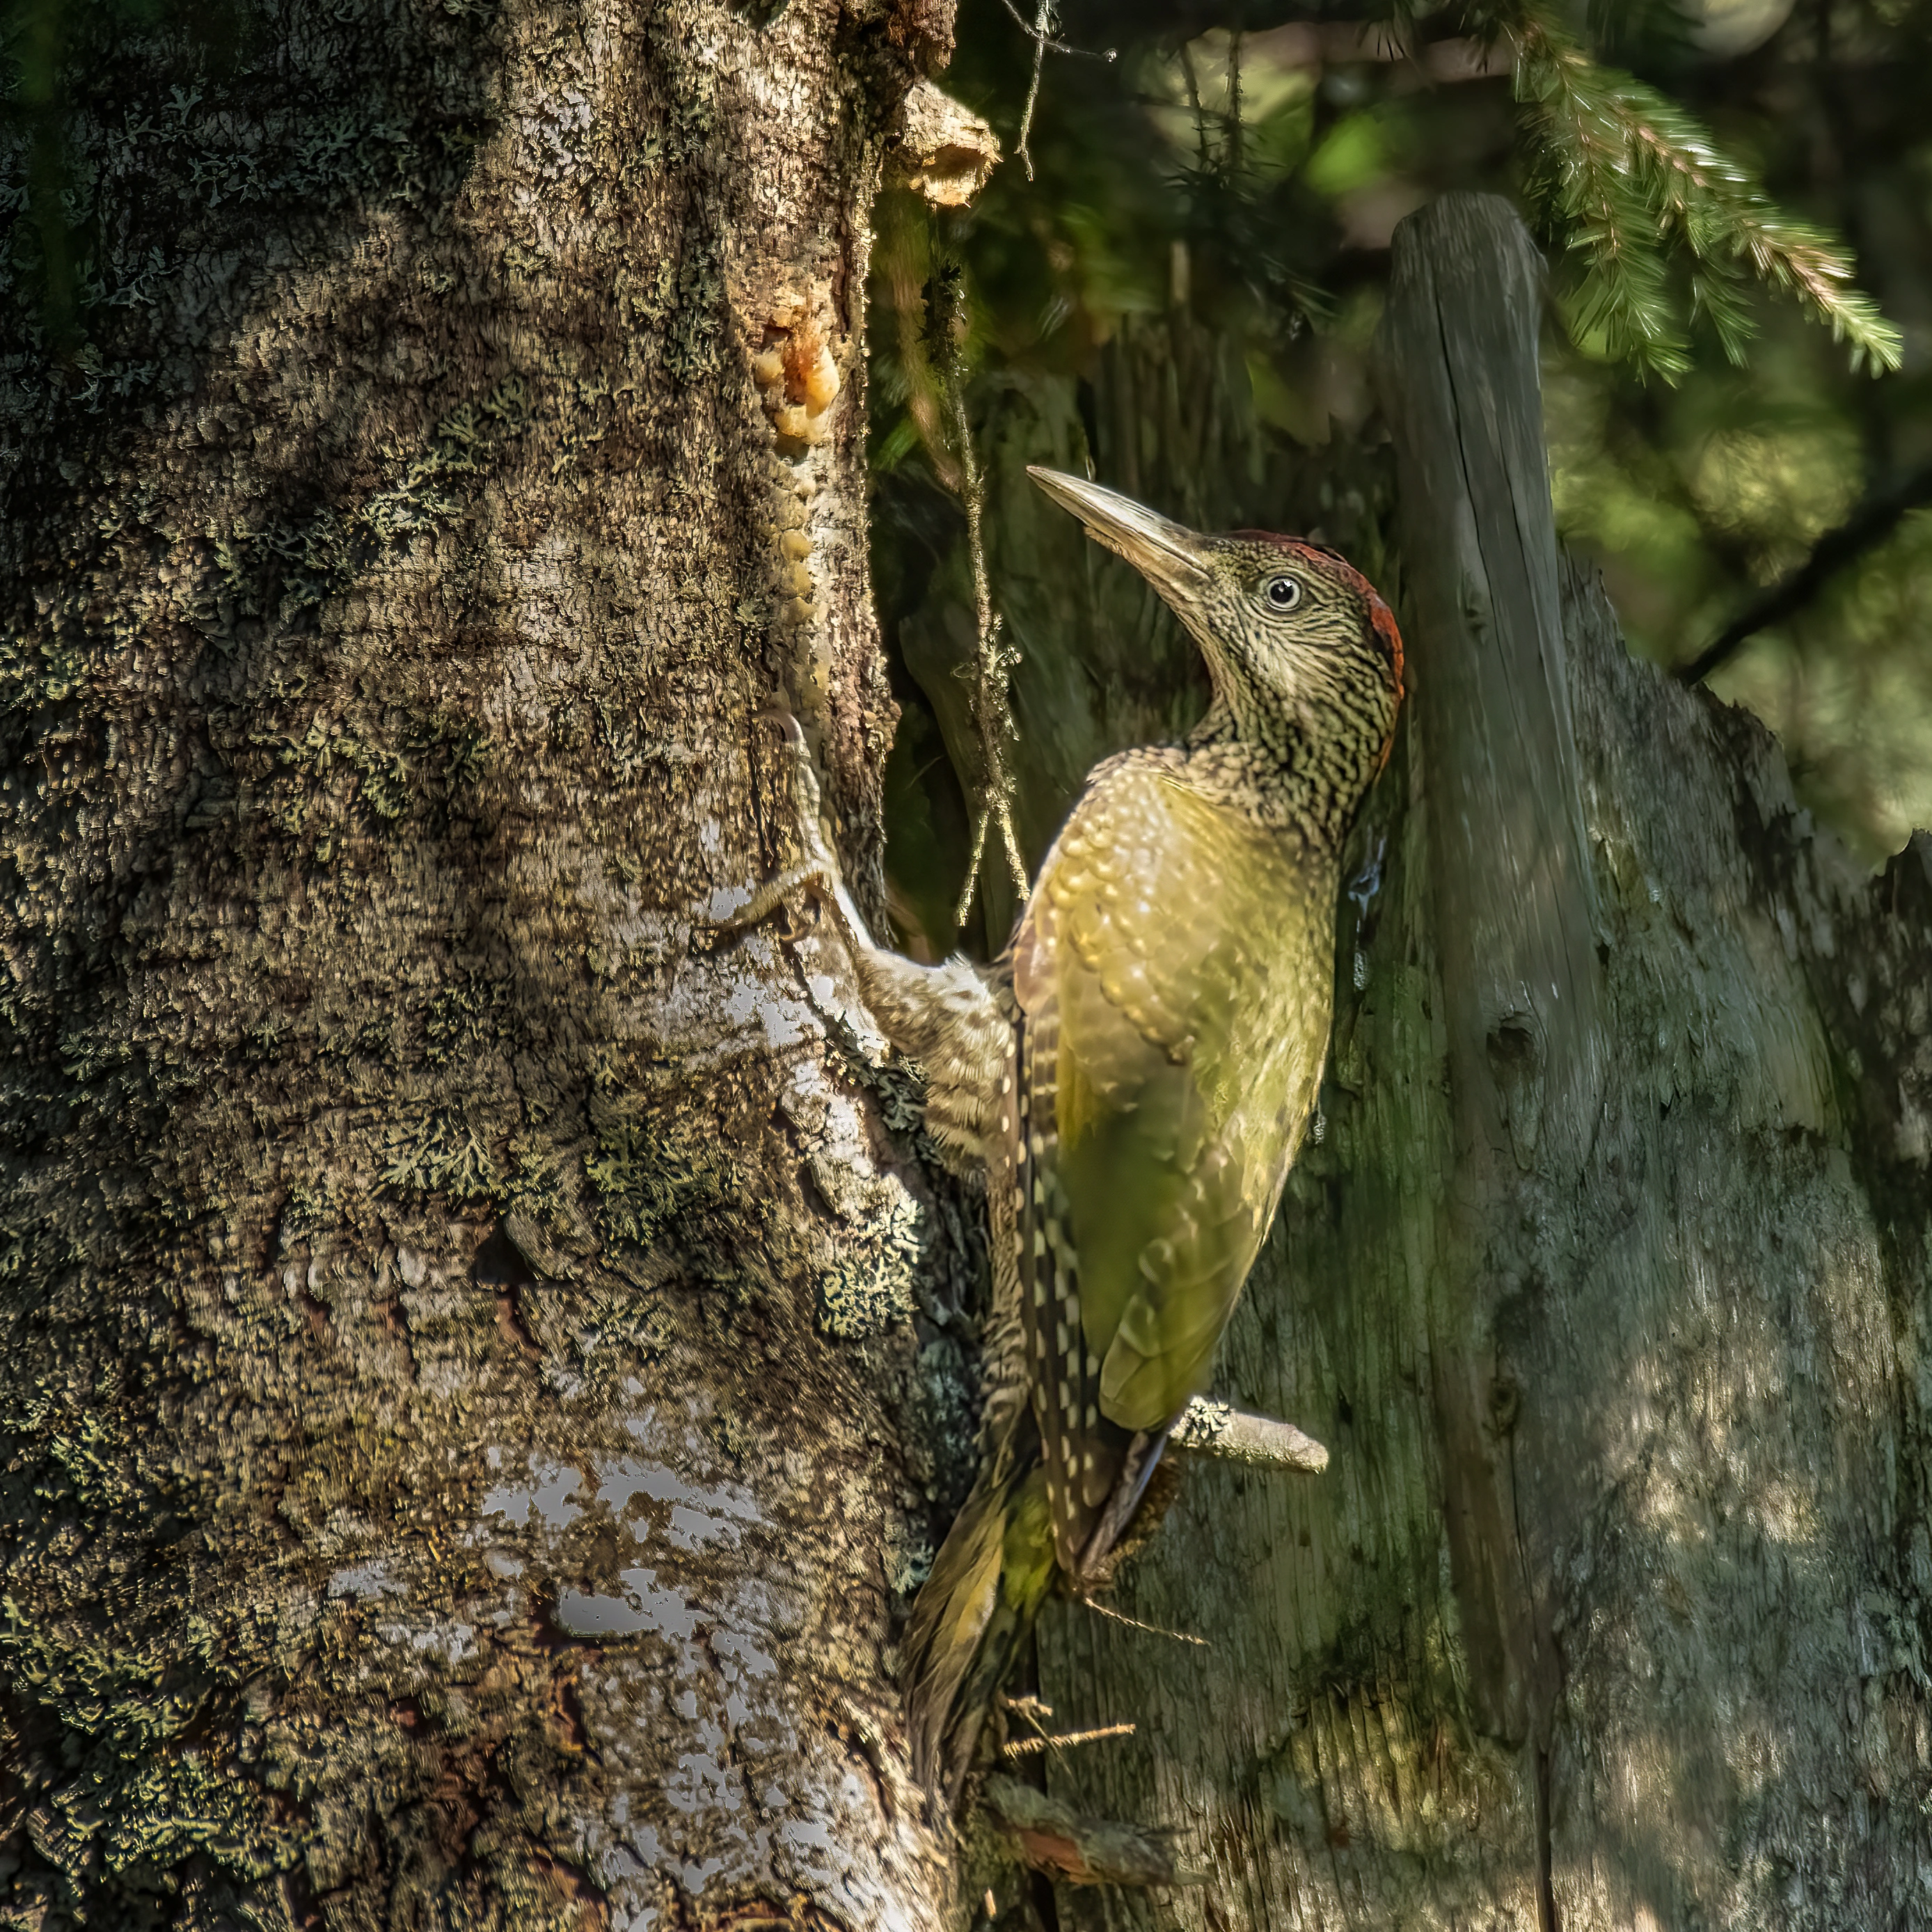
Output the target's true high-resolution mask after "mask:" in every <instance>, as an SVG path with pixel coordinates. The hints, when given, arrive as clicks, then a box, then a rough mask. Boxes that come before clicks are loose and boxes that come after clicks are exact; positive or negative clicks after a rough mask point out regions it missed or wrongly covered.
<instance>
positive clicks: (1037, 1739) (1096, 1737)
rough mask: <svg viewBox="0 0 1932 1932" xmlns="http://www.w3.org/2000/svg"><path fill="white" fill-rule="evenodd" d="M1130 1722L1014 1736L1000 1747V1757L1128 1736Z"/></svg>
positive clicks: (1030, 1754)
mask: <svg viewBox="0 0 1932 1932" xmlns="http://www.w3.org/2000/svg"><path fill="white" fill-rule="evenodd" d="M1133 1734H1134V1727H1133V1725H1131V1724H1103V1725H1101V1726H1100V1727H1099V1729H1098V1730H1091V1731H1052V1732H1049V1731H1042V1732H1040V1733H1039V1734H1038V1736H1034V1737H1031V1738H1016V1739H1013V1742H1012V1743H1010V1744H1005V1745H1001V1747H1000V1755H1001V1757H1038V1756H1039V1755H1040V1753H1041V1752H1042V1751H1067V1750H1070V1749H1071V1748H1073V1746H1074V1745H1097V1744H1099V1743H1100V1742H1102V1740H1103V1739H1107V1738H1130V1737H1132V1736H1133Z"/></svg>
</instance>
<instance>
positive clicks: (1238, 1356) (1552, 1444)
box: [1040, 201, 1932, 1932]
mask: <svg viewBox="0 0 1932 1932" xmlns="http://www.w3.org/2000/svg"><path fill="white" fill-rule="evenodd" d="M1399 248H1400V250H1401V251H1403V253H1402V256H1401V259H1400V263H1399V273H1398V276H1397V289H1396V293H1395V296H1394V300H1393V302H1392V305H1391V313H1390V316H1389V318H1388V323H1387V335H1386V336H1385V345H1386V347H1385V353H1386V354H1387V355H1388V356H1391V357H1397V356H1399V357H1400V358H1401V359H1402V366H1401V367H1400V369H1399V370H1396V371H1391V372H1390V374H1389V377H1388V382H1387V385H1386V390H1385V402H1386V407H1387V408H1388V412H1389V416H1390V420H1391V426H1392V428H1393V430H1394V434H1395V437H1396V443H1397V455H1398V462H1399V466H1400V467H1399V473H1400V480H1401V486H1402V544H1403V560H1404V571H1403V575H1404V581H1405V588H1406V591H1407V592H1409V595H1407V596H1406V598H1405V605H1404V607H1403V612H1402V614H1403V620H1404V629H1405V634H1406V636H1407V637H1408V638H1409V643H1410V646H1411V660H1412V667H1413V671H1414V679H1415V698H1414V703H1413V706H1412V712H1411V714H1410V716H1409V721H1408V724H1407V726H1406V730H1405V732H1404V734H1403V739H1402V741H1401V742H1400V744H1399V745H1398V748H1397V754H1396V757H1395V759H1394V761H1393V763H1392V766H1391V771H1390V772H1389V774H1388V776H1387V778H1385V781H1384V783H1383V784H1382V786H1381V787H1380V788H1379V790H1378V792H1377V793H1376V795H1375V796H1374V797H1373V799H1372V800H1371V803H1370V808H1369V811H1368V814H1367V820H1366V822H1365V823H1364V826H1362V828H1361V831H1360V832H1359V833H1358V841H1357V847H1356V851H1355V854H1354V859H1355V862H1356V864H1357V865H1358V866H1360V865H1362V863H1363V862H1364V861H1365V860H1367V859H1369V858H1370V857H1373V856H1377V855H1379V864H1378V865H1376V867H1375V868H1373V871H1372V872H1370V871H1368V870H1367V868H1364V869H1363V870H1360V871H1358V872H1357V875H1356V876H1357V880H1358V883H1357V884H1356V886H1355V890H1354V894H1353V896H1352V898H1350V900H1349V903H1348V905H1347V907H1346V909H1345V915H1344V918H1343V922H1342V927H1341V935H1340V944H1339V947H1338V958H1337V981H1338V992H1337V1008H1338V1011H1337V1028H1336V1034H1335V1040H1334V1049H1333V1052H1332V1055H1331V1066H1330V1070H1329V1075H1328V1081H1327V1083H1326V1085H1325V1090H1324V1097H1323V1113H1324V1125H1325V1131H1324V1133H1323V1134H1322V1137H1321V1139H1320V1140H1319V1142H1317V1143H1316V1144H1314V1145H1311V1146H1310V1147H1309V1148H1307V1150H1306V1151H1304V1155H1303V1157H1302V1159H1301V1162H1300V1163H1299V1164H1298V1166H1297V1168H1296V1169H1295V1172H1294V1173H1293V1174H1292V1176H1291V1178H1290V1181H1289V1190H1288V1195H1287V1198H1286V1202H1285V1203H1284V1207H1283V1214H1282V1216H1281V1218H1280V1222H1279V1223H1278V1225H1277V1229H1276V1232H1275V1234H1274V1238H1272V1240H1271V1242H1270V1244H1269V1245H1268V1248H1267V1250H1265V1253H1264V1255H1263V1257H1262V1262H1261V1263H1260V1264H1259V1267H1258V1268H1257V1271H1256V1277H1255V1278H1254V1280H1253V1282H1252V1283H1250V1288H1249V1291H1248V1293H1247V1296H1246V1297H1245V1298H1244V1302H1243V1304H1242V1307H1241V1310H1239V1312H1238V1314H1237V1316H1236V1318H1235V1323H1234V1325H1233V1327H1232V1330H1231V1332H1230V1335H1229V1341H1228V1344H1227V1347H1226V1352H1225V1355H1224V1357H1223V1371H1222V1375H1221V1377H1220V1382H1219V1383H1218V1384H1217V1392H1219V1393H1222V1394H1226V1396H1228V1397H1230V1398H1231V1399H1232V1400H1237V1401H1240V1402H1242V1403H1247V1404H1250V1405H1252V1406H1253V1407H1255V1408H1256V1409H1260V1410H1262V1411H1264V1412H1268V1413H1272V1414H1275V1415H1285V1416H1289V1417H1292V1418H1294V1419H1295V1421H1297V1422H1298V1423H1300V1424H1301V1425H1303V1426H1304V1427H1306V1428H1307V1429H1308V1430H1310V1432H1311V1433H1313V1434H1314V1435H1315V1436H1318V1437H1319V1438H1320V1439H1322V1441H1323V1442H1325V1443H1326V1444H1327V1445H1328V1447H1329V1448H1330V1451H1331V1457H1332V1460H1331V1463H1330V1465H1329V1467H1328V1471H1327V1472H1326V1473H1325V1475H1322V1476H1321V1477H1319V1478H1314V1479H1312V1480H1311V1479H1309V1478H1300V1477H1297V1478H1281V1477H1279V1476H1270V1475H1265V1474H1262V1473H1260V1472H1247V1471H1239V1470H1236V1469H1230V1468H1227V1467H1225V1466H1215V1465H1212V1464H1207V1465H1202V1464H1194V1465H1192V1466H1190V1467H1189V1469H1187V1475H1186V1481H1185V1486H1184V1489H1183V1491H1182V1493H1181V1497H1180V1499H1179V1501H1178V1502H1177V1504H1176V1505H1175V1507H1174V1508H1173V1509H1172V1511H1171V1512H1170V1514H1169V1516H1168V1518H1167V1520H1166V1523H1165V1524H1164V1526H1163V1529H1162V1530H1161V1532H1160V1535H1159V1536H1158V1537H1157V1538H1155V1539H1154V1541H1153V1542H1152V1543H1151V1544H1150V1545H1148V1547H1147V1548H1146V1550H1145V1552H1144V1553H1142V1555H1141V1556H1139V1557H1138V1558H1137V1559H1135V1561H1134V1562H1133V1565H1130V1567H1129V1568H1128V1570H1127V1572H1126V1573H1125V1574H1124V1578H1123V1582H1122V1586H1121V1592H1120V1600H1119V1601H1120V1607H1121V1609H1122V1610H1124V1611H1126V1612H1127V1613H1129V1614H1130V1615H1131V1616H1133V1617H1135V1618H1137V1619H1140V1620H1142V1622H1145V1623H1146V1624H1149V1625H1154V1626H1157V1627H1160V1628H1166V1629H1171V1630H1178V1631H1185V1632H1187V1633H1190V1634H1196V1635H1198V1636H1200V1637H1204V1638H1205V1639H1206V1640H1208V1643H1209V1644H1210V1646H1211V1648H1210V1649H1205V1650H1202V1649H1197V1648H1194V1647H1191V1646H1182V1645H1180V1644H1178V1643H1173V1642H1172V1641H1171V1640H1166V1639H1163V1637H1160V1636H1158V1635H1157V1634H1151V1633H1150V1632H1148V1631H1137V1630H1133V1629H1130V1628H1125V1627H1124V1626H1122V1625H1119V1624H1117V1623H1112V1622H1105V1621H1103V1620H1100V1619H1097V1618H1095V1617H1094V1616H1092V1614H1091V1613H1088V1612H1086V1611H1085V1610H1081V1609H1079V1608H1078V1607H1071V1606H1067V1607H1061V1608H1059V1609H1058V1610H1056V1611H1055V1612H1054V1613H1052V1616H1050V1617H1049V1619H1048V1620H1047V1621H1046V1622H1044V1623H1043V1628H1042V1634H1041V1638H1040V1681H1041V1689H1042V1694H1043V1696H1044V1697H1046V1700H1048V1701H1049V1703H1052V1706H1054V1709H1055V1722H1056V1724H1057V1726H1058V1727H1061V1728H1064V1729H1067V1730H1074V1729H1084V1728H1091V1727H1100V1726H1104V1725H1107V1724H1115V1723H1118V1722H1121V1721H1133V1723H1135V1724H1136V1726H1137V1727H1138V1728H1137V1730H1136V1733H1135V1735H1134V1736H1133V1738H1132V1739H1130V1740H1127V1741H1125V1742H1122V1741H1118V1740H1112V1741H1108V1742H1100V1743H1096V1744H1094V1745H1091V1746H1088V1747H1085V1748H1082V1749H1081V1750H1079V1751H1070V1752H1067V1753H1066V1754H1062V1755H1061V1756H1060V1757H1055V1758H1052V1759H1050V1760H1049V1763H1048V1766H1047V1769H1046V1778H1047V1782H1048V1787H1049V1790H1050V1791H1051V1792H1052V1793H1055V1794H1056V1795H1057V1796H1060V1797H1061V1798H1062V1799H1065V1800H1066V1801H1067V1802H1070V1803H1072V1804H1073V1805H1075V1806H1076V1808H1078V1809H1079V1810H1081V1811H1084V1812H1087V1813H1089V1814H1099V1815H1102V1816H1113V1817H1125V1818H1128V1819H1131V1820H1134V1821H1135V1822H1136V1823H1139V1824H1141V1825H1142V1826H1151V1825H1159V1824H1165V1825H1169V1826H1173V1827H1175V1829H1177V1830H1178V1832H1179V1834H1180V1850H1181V1857H1182V1858H1183V1861H1184V1863H1188V1864H1193V1866H1194V1867H1196V1870H1198V1871H1199V1873H1201V1874H1202V1879H1203V1882H1202V1883H1201V1884H1199V1885H1196V1886H1193V1887H1190V1888H1182V1889H1177V1890H1175V1891H1171V1892H1167V1893H1160V1894H1133V1893H1128V1892H1123V1891H1111V1892H1107V1891H1076V1890H1073V1889H1070V1888H1062V1889H1061V1891H1059V1892H1058V1894H1057V1904H1058V1909H1059V1912H1060V1915H1061V1924H1063V1925H1067V1926H1073V1927H1098V1926H1107V1927H1122V1928H1124V1927H1137V1928H1139V1927H1155V1926H1162V1927H1165V1926H1184V1927H1190V1928H1192V1927H1202V1928H1210V1927H1211V1928H1216V1932H1227V1928H1234V1927H1241V1928H1244V1932H1245V1929H1246V1928H1250V1927H1253V1928H1263V1927H1265V1928H1270V1932H1275V1928H1289V1927H1292V1928H1296V1932H1302V1928H1312V1927H1318V1926H1319V1927H1343V1926H1346V1927H1363V1928H1367V1927H1384V1926H1387V1925H1390V1924H1405V1925H1411V1926H1416V1927H1438V1926H1439V1927H1465V1926H1482V1927H1492V1926H1493V1927H1520V1928H1523V1932H1553V1928H1555V1927H1559V1926H1560V1927H1562V1932H1580V1928H1582V1932H1598V1929H1599V1928H1601V1932H1610V1928H1612V1927H1619V1928H1621V1927H1629V1926H1632V1925H1639V1926H1644V1927H1678V1926H1688V1925H1691V1924H1716V1923H1722V1924H1729V1925H1733V1926H1736V1927H1751V1928H1759V1927H1762V1928H1766V1932H1769V1928H1772V1927H1778V1928H1784V1927H1805V1928H1811V1927H1817V1928H1819V1932H1824V1928H1826V1927H1838V1926H1842V1925H1844V1924H1909V1923H1913V1922H1915V1921H1916V1918H1918V1916H1920V1915H1922V1912H1923V1900H1924V1891H1923V1882H1922V1879H1921V1872H1922V1870H1924V1869H1926V1868H1927V1866H1928V1864H1932V1843H1929V1842H1928V1824H1927V1817H1926V1815H1925V1814H1924V1811H1923V1809H1922V1808H1921V1802H1920V1801H1921V1798H1922V1796H1923V1794H1924V1792H1925V1790H1927V1781H1928V1769H1932V1733H1929V1732H1928V1722H1927V1688H1928V1676H1927V1670H1926V1667H1925V1661H1924V1658H1925V1650H1924V1643H1925V1633H1926V1628H1927V1615H1928V1594H1929V1593H1932V1544H1928V1541H1927V1531H1926V1529H1925V1498H1926V1495H1927V1489H1926V1447H1925V1444H1926V1436H1925V1425H1924V1397H1923V1395H1922V1394H1921V1376H1922V1373H1923V1371H1922V1370H1921V1366H1920V1364H1921V1350H1922V1348H1923V1343H1922V1342H1921V1326H1922V1324H1923V1323H1924V1319H1925V1316H1926V1311H1927V1306H1928V1296H1932V1170H1928V1160H1932V1128H1928V1123H1929V1122H1932V1011H1929V1010H1928V998H1932V995H1928V991H1927V985H1926V974H1925V971H1924V962H1925V961H1926V960H1927V959H1928V958H1932V843H1928V841H1927V839H1926V838H1925V837H1924V835H1921V837H1920V838H1919V839H1918V841H1915V844H1914V845H1913V846H1912V847H1911V848H1909V850H1907V851H1906V852H1905V853H1903V854H1901V855H1900V856H1899V857H1898V858H1897V859H1895V860H1894V862H1892V864H1891V866H1890V867H1889V868H1888V870H1887V871H1885V873H1884V874H1882V876H1880V877H1877V878H1876V879H1874V878H1872V877H1868V876H1867V875H1866V874H1864V873H1863V872H1862V871H1859V870H1858V869H1857V868H1855V867H1853V866H1852V865H1851V864H1850V863H1849V862H1848V861H1847V859H1846V857H1845V856H1844V854H1843V853H1842V851H1841V850H1840V849H1839V848H1838V845H1837V844H1836V842H1835V841H1834V840H1833V839H1832V838H1831V837H1830V836H1829V835H1827V834H1824V833H1821V832H1818V831H1817V830H1816V829H1814V827H1813V826H1811V823H1809V821H1808V819H1807V818H1806V817H1805V815H1804V814H1802V813H1800V812H1799V811H1798V810H1797V809H1796V806H1795V805H1794V803H1793V799H1792V796H1791V792H1790V785H1789V783H1788V781H1787V776H1786V774H1785V772H1784V766H1783V762H1782V760H1781V757H1780V755H1779V754H1778V751H1777V748H1776V747H1775V745H1774V744H1773V743H1772V742H1771V740H1770V739H1769V737H1768V736H1767V735H1766V733H1764V732H1763V731H1762V730H1760V728H1759V727H1757V725H1756V724H1754V722H1753V721H1751V720H1750V719H1749V718H1747V717H1745V715H1742V714H1741V713H1739V712H1733V711H1730V710H1728V709H1726V708H1725V707H1724V706H1721V705H1720V704H1718V703H1716V702H1715V701H1714V700H1711V699H1710V698H1709V697H1706V696H1703V695H1694V694H1689V693H1687V692H1685V691H1682V689H1680V688H1677V687H1676V686H1674V685H1671V684H1670V683H1669V682H1667V680H1666V679H1664V678H1663V677H1662V676H1660V675H1659V674H1658V673H1656V672H1655V671H1654V670H1652V669H1651V668H1649V667H1646V666H1645V665H1643V664H1637V663H1636V662H1634V661H1632V660H1631V658H1629V657H1628V655H1627V653H1626V652H1625V650H1624V649H1623V647H1622V643H1621V640H1620V639H1619V637H1618V634H1617V631H1616V623H1615V620H1614V617H1613V614H1612V613H1611V612H1610V610H1609V608H1608V607H1607V604H1606V603H1605V601H1604V598H1603V596H1602V594H1601V589H1600V588H1599V587H1598V585H1597V583H1596V582H1595V578H1594V577H1593V575H1592V574H1591V573H1590V572H1589V571H1587V570H1585V569H1583V568H1580V567H1578V566H1576V565H1567V564H1565V563H1564V562H1562V560H1561V559H1559V556H1558V555H1557V553H1556V549H1555V546H1554V541H1553V533H1552V531H1551V526H1550V520H1549V515H1548V509H1547V496H1546V494H1545V491H1544V482H1543V473H1544V472H1543V459H1542V455H1541V435H1540V431H1539V429H1538V413H1537V407H1536V389H1537V384H1536V370H1535V330H1534V326H1533V325H1534V314H1535V272H1534V263H1533V258H1532V257H1531V256H1530V254H1529V251H1528V248H1527V245H1526V242H1525V241H1524V240H1523V237H1522V236H1521V234H1520V230H1519V229H1516V228H1515V226H1514V217H1511V216H1509V215H1508V213H1507V211H1506V210H1505V209H1503V208H1501V207H1500V206H1499V205H1487V206H1484V205H1470V204H1469V203H1467V202H1464V203H1461V204H1457V203H1456V202H1453V201H1452V202H1451V204H1450V205H1447V206H1441V207H1438V208H1434V209H1432V210H1430V211H1426V212H1425V213H1424V214H1422V215H1421V216H1418V217H1415V220H1414V221H1413V222H1412V224H1411V225H1410V226H1409V228H1408V229H1407V230H1406V233H1405V235H1404V236H1402V237H1400V238H1399ZM1552 987H1554V991H1552V990H1551V989H1552Z"/></svg>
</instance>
